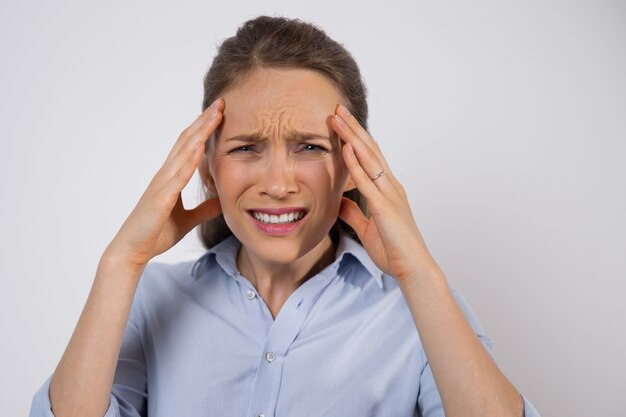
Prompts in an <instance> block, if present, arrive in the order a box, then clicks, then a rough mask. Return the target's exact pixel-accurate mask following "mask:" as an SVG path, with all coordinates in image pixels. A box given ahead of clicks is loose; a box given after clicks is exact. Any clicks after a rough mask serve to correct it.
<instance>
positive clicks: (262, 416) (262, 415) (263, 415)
mask: <svg viewBox="0 0 626 417" xmlns="http://www.w3.org/2000/svg"><path fill="white" fill-rule="evenodd" d="M256 417H265V414H263V413H259V414H257V415H256Z"/></svg>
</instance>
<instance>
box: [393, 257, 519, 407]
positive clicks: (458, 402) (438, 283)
mask: <svg viewBox="0 0 626 417" xmlns="http://www.w3.org/2000/svg"><path fill="white" fill-rule="evenodd" d="M422 259H423V258H422ZM399 284H400V288H401V290H402V293H403V294H404V297H405V299H406V301H407V304H408V306H409V309H410V310H411V313H412V315H413V319H414V321H415V324H416V326H417V329H418V331H419V335H420V338H421V341H422V344H423V346H424V350H425V353H426V357H427V358H428V361H429V364H430V367H431V369H432V372H433V376H434V378H435V383H436V385H437V390H438V391H439V394H440V396H441V400H442V403H443V407H444V410H445V413H446V416H448V417H454V416H463V417H468V416H480V417H484V416H498V417H502V416H515V417H520V416H522V414H523V403H522V400H521V396H520V395H519V393H518V392H517V390H516V389H515V387H513V385H512V384H511V383H510V382H509V381H508V380H507V379H506V377H505V376H504V375H503V374H502V372H501V371H500V370H499V369H498V367H497V365H496V364H495V362H494V361H493V360H492V358H491V357H490V355H489V353H488V352H487V351H486V350H485V348H484V347H483V345H482V343H481V342H480V340H479V339H478V337H477V336H476V334H475V332H474V330H473V329H472V327H471V326H470V324H469V323H468V322H467V320H466V319H465V316H464V315H463V312H462V311H461V309H460V308H459V306H458V304H457V303H456V301H455V299H454V296H453V295H452V293H451V292H450V290H449V288H448V284H447V281H446V278H445V276H444V274H443V272H442V271H441V269H440V268H438V267H437V266H436V264H435V263H434V262H433V263H432V266H430V267H428V268H423V269H421V270H419V271H418V272H416V273H415V274H414V275H413V276H411V277H407V279H403V280H402V281H399Z"/></svg>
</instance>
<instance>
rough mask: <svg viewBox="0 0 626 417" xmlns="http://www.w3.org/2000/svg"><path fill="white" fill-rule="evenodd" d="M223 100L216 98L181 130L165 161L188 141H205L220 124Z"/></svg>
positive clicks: (172, 156)
mask: <svg viewBox="0 0 626 417" xmlns="http://www.w3.org/2000/svg"><path fill="white" fill-rule="evenodd" d="M224 105H225V104H224V100H223V99H221V98H218V99H217V100H215V101H214V102H213V104H211V105H210V106H209V107H207V108H206V110H204V111H203V112H202V114H201V115H200V116H198V118H197V119H196V120H194V122H193V123H192V124H191V125H189V126H188V127H187V128H185V130H183V131H182V132H181V134H180V136H179V137H178V140H177V141H176V143H175V144H174V146H173V147H172V150H171V151H170V153H169V155H168V156H167V159H166V161H169V160H171V159H173V158H174V157H175V156H176V155H177V154H178V152H179V151H180V149H181V148H183V147H184V146H185V145H186V144H187V143H188V142H190V141H194V140H195V141H200V140H204V141H206V140H207V139H208V138H209V137H210V136H211V133H213V131H214V130H215V129H216V128H217V126H218V125H219V122H221V116H222V111H223V110H224Z"/></svg>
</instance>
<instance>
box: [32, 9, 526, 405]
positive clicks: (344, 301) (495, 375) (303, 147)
mask: <svg viewBox="0 0 626 417" xmlns="http://www.w3.org/2000/svg"><path fill="white" fill-rule="evenodd" d="M209 103H212V104H210V105H209ZM203 109H204V111H203V113H202V114H201V115H200V116H199V117H198V118H197V119H196V120H195V121H194V122H193V123H192V124H191V125H190V126H189V127H188V128H186V129H185V130H184V131H183V132H182V134H181V135H180V137H179V138H178V140H177V142H176V143H175V145H174V147H173V149H172V151H171V152H170V154H169V155H168V157H167V159H166V161H165V163H164V164H163V166H162V167H161V169H160V170H159V171H158V172H157V174H156V175H155V177H154V178H153V180H152V181H151V183H150V184H149V186H148V188H147V190H146V192H145V193H144V194H143V196H142V197H141V199H140V200H139V202H138V204H137V206H136V207H135V209H134V210H133V212H132V213H131V214H130V216H129V217H128V219H127V220H126V221H125V222H124V224H123V226H122V228H121V229H120V231H119V232H118V234H117V235H116V236H115V238H114V239H113V241H112V242H111V243H110V245H109V246H108V247H107V249H106V250H105V252H104V254H103V255H102V258H101V260H100V263H99V265H98V270H97V273H96V277H95V279H94V284H93V287H92V291H91V293H90V295H89V298H88V300H87V303H86V305H85V309H84V311H83V313H82V315H81V318H80V320H79V322H78V324H77V327H76V330H75V332H74V334H73V336H72V338H71V340H70V343H69V345H68V347H67V350H66V352H65V353H64V355H63V357H62V359H61V361H60V363H59V365H58V367H57V369H56V370H55V372H54V374H53V375H52V376H51V377H50V378H49V379H48V380H47V381H46V383H45V384H44V385H43V386H42V388H41V389H40V390H39V392H38V393H37V394H36V395H35V398H34V400H33V406H32V410H31V416H44V415H47V416H49V415H51V413H54V415H55V416H57V417H59V416H73V415H80V416H91V415H94V416H102V415H106V416H118V415H121V416H140V415H143V416H145V415H149V416H187V415H188V416H198V415H208V416H272V415H276V416H304V415H306V416H315V415H320V416H352V415H354V416H363V415H371V416H375V415H376V416H379V415H381V416H382V415H385V416H387V415H388V416H409V415H422V416H441V415H443V414H444V411H445V415H447V416H459V415H462V416H473V415H476V416H522V415H526V416H531V415H537V413H536V411H535V410H534V409H533V408H532V406H531V405H530V404H529V403H528V402H527V401H526V400H525V399H524V398H523V397H522V396H521V395H520V394H519V393H518V392H517V391H516V390H515V388H514V387H513V386H512V385H511V384H510V382H509V381H508V380H507V379H506V378H505V376H504V375H503V374H502V373H501V372H500V370H499V369H498V366H497V365H496V364H495V362H494V361H493V359H492V357H491V351H490V349H491V347H490V342H489V339H488V338H487V337H486V336H485V335H484V332H483V331H482V329H481V327H480V325H479V324H478V322H477V320H476V318H475V317H474V316H473V313H472V312H471V310H470V309H469V307H468V306H467V305H466V304H465V302H464V301H463V299H462V297H461V296H460V295H459V294H458V293H457V292H455V291H454V290H451V289H450V288H449V287H448V285H447V282H446V278H445V276H444V274H443V272H442V271H441V269H440V268H439V267H438V265H437V264H436V262H435V261H434V259H433V258H432V257H431V255H430V254H429V252H428V249H427V247H426V245H425V243H424V241H423V239H422V237H421V235H420V232H419V229H418V227H417V225H416V224H415V221H414V219H413V216H412V213H411V209H410V207H409V203H408V200H407V197H406V194H405V192H404V189H403V187H402V185H401V184H400V183H399V182H398V181H397V179H396V178H395V177H394V176H393V174H392V172H391V170H390V168H389V166H388V165H387V163H386V162H385V158H384V157H383V155H382V153H381V151H380V149H379V148H378V146H377V145H376V142H375V141H374V139H373V138H372V137H371V136H370V135H369V134H368V132H367V130H366V120H367V103H366V100H365V87H364V85H363V84H362V81H361V76H360V73H359V70H358V67H357V65H356V63H355V62H354V60H353V59H352V57H351V56H350V55H349V53H348V52H347V51H345V49H344V48H343V47H342V46H341V45H339V44H337V43H336V42H334V41H332V40H331V39H329V38H328V37H327V36H326V35H325V34H324V32H322V31H321V30H319V29H317V28H315V27H314V26H312V25H310V24H306V23H303V22H300V21H297V20H287V19H283V18H272V17H263V16H262V17H259V18H257V19H254V20H251V21H249V22H247V23H245V24H244V25H243V26H242V27H241V28H240V29H239V31H238V32H237V35H236V36H235V37H233V38H230V39H227V40H226V41H225V42H224V43H223V45H222V46H221V47H220V49H219V52H218V55H217V57H216V58H215V60H214V61H213V64H212V66H211V68H210V69H209V71H208V73H207V75H206V77H205V97H204V104H203ZM196 168H198V169H199V172H200V174H201V178H202V180H203V183H204V185H205V187H206V192H207V197H209V198H208V199H207V200H206V201H205V202H203V203H202V204H200V205H199V206H198V207H196V208H194V209H192V210H186V209H184V207H183V203H182V199H181V191H182V189H183V188H184V186H185V185H186V184H187V183H188V181H189V179H190V178H191V176H192V175H193V173H194V171H195V169H196ZM200 224H202V228H201V236H202V240H203V242H204V244H205V245H206V246H207V249H209V250H208V251H207V253H206V254H204V255H203V256H202V257H201V258H200V259H198V260H197V261H196V262H183V263H179V264H176V265H166V264H159V263H150V264H148V262H149V261H150V260H151V259H152V258H153V257H154V256H156V255H157V254H160V253H162V252H164V251H166V250H167V249H169V248H170V247H172V246H173V245H175V244H176V243H177V242H178V241H179V240H180V239H181V238H182V237H183V236H184V235H185V234H186V233H188V232H189V231H190V230H191V229H193V228H194V227H195V226H197V225H200ZM477 336H478V337H477Z"/></svg>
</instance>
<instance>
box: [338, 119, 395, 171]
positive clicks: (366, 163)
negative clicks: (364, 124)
mask: <svg viewBox="0 0 626 417" xmlns="http://www.w3.org/2000/svg"><path fill="white" fill-rule="evenodd" d="M335 121H336V123H337V125H338V127H339V131H338V133H339V135H340V136H341V137H342V138H343V139H344V141H345V142H346V143H349V144H350V145H351V147H352V149H353V150H354V154H356V156H357V158H358V162H359V165H360V166H361V167H363V169H364V170H365V172H366V173H367V177H368V178H370V179H371V178H372V177H374V176H375V175H378V174H379V173H380V172H381V171H383V170H385V171H386V169H385V165H383V164H382V163H381V162H380V160H379V159H378V157H377V156H376V154H375V153H374V152H373V151H372V150H371V149H370V148H369V147H368V146H367V145H365V143H364V142H363V141H362V140H361V139H360V138H358V136H357V135H356V134H355V133H354V131H353V130H352V129H351V128H350V127H348V126H347V125H346V124H345V121H344V120H343V118H342V117H341V116H338V115H335ZM382 180H383V178H382V177H381V178H379V179H377V181H378V182H382Z"/></svg>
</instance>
